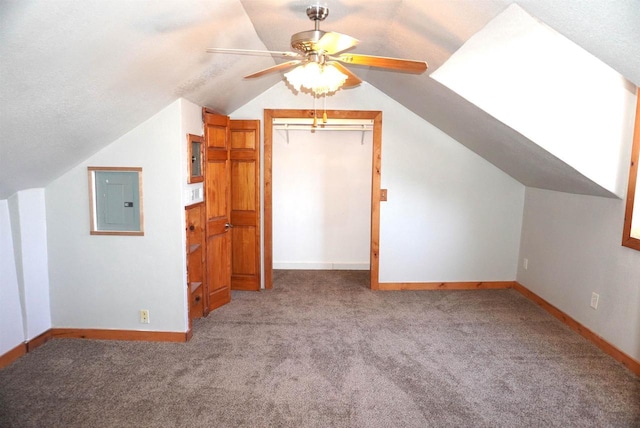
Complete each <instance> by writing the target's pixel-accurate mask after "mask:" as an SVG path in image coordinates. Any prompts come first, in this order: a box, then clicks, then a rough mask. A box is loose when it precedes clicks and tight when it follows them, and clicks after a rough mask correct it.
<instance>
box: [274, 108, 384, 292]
mask: <svg viewBox="0 0 640 428" xmlns="http://www.w3.org/2000/svg"><path fill="white" fill-rule="evenodd" d="M315 114H316V112H315V111H314V110H271V109H265V110H264V152H263V153H264V154H263V156H264V200H263V202H264V252H263V254H264V285H265V288H266V289H270V288H273V201H272V198H273V183H272V179H273V119H277V118H313V117H314V115H315ZM327 116H328V117H329V118H335V119H371V120H373V149H372V155H371V157H372V159H371V246H370V264H371V268H370V277H371V282H370V288H371V289H372V290H378V289H379V287H380V279H379V273H380V181H381V180H380V179H381V167H382V112H381V111H369V110H327Z"/></svg>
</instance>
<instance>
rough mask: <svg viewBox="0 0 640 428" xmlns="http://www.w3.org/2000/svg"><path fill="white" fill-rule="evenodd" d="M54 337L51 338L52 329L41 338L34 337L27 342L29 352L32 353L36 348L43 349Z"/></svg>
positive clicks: (40, 336)
mask: <svg viewBox="0 0 640 428" xmlns="http://www.w3.org/2000/svg"><path fill="white" fill-rule="evenodd" d="M52 338H53V337H52V336H51V329H49V330H47V331H45V332H44V333H42V334H41V335H39V336H36V337H34V338H33V339H31V340H30V341H28V342H27V352H31V351H33V350H34V349H36V348H39V347H41V346H42V345H44V344H45V343H47V342H48V341H50V340H51V339H52Z"/></svg>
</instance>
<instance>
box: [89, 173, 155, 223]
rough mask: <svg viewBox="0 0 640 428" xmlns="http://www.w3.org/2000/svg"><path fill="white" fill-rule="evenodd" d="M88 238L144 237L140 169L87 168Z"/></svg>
mask: <svg viewBox="0 0 640 428" xmlns="http://www.w3.org/2000/svg"><path fill="white" fill-rule="evenodd" d="M88 170H89V198H90V207H91V234H92V235H144V231H143V223H142V219H143V216H142V168H122V167H91V166H90V167H89V168H88Z"/></svg>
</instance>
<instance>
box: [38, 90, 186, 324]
mask: <svg viewBox="0 0 640 428" xmlns="http://www.w3.org/2000/svg"><path fill="white" fill-rule="evenodd" d="M182 106H183V102H182V100H177V101H175V102H173V103H172V104H170V105H169V106H168V107H166V108H165V109H163V110H162V111H160V112H159V113H157V114H156V115H154V116H153V117H151V118H150V119H148V120H147V121H145V122H144V123H142V124H141V125H139V126H138V127H136V128H135V129H133V130H131V131H130V132H128V133H127V134H125V135H124V136H122V137H121V138H119V139H118V140H116V141H115V142H113V143H112V144H111V145H109V146H108V147H106V148H104V149H103V150H101V151H100V152H98V153H96V154H95V155H93V156H92V157H90V158H89V159H87V160H86V161H84V162H82V163H81V164H80V165H78V166H76V167H74V168H73V169H71V170H70V171H68V172H67V173H66V174H64V175H63V176H61V177H59V178H58V179H56V180H55V181H53V182H52V183H50V184H49V185H48V186H47V188H46V204H47V226H48V232H49V235H48V238H49V275H50V281H51V312H52V319H53V326H54V327H69V328H105V329H125V330H153V331H172V332H184V331H186V330H187V328H188V323H187V317H188V315H187V313H186V311H187V304H186V275H185V262H184V257H185V237H184V233H185V232H184V205H183V200H182V196H183V190H184V186H183V180H184V177H185V168H186V155H185V153H186V152H185V149H186V135H184V134H185V131H187V129H185V128H186V127H187V126H186V125H185V117H184V116H183V113H182ZM189 131H191V129H189ZM88 137H89V136H88ZM88 166H132V167H142V180H143V186H142V187H143V208H144V236H92V235H90V234H89V196H88V183H87V167H88ZM140 309H148V310H149V311H150V320H151V323H150V324H141V323H139V310H140Z"/></svg>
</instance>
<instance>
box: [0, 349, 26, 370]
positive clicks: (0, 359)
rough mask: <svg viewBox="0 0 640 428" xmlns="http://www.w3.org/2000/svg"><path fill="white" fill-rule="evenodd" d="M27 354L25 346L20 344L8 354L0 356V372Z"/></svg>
mask: <svg viewBox="0 0 640 428" xmlns="http://www.w3.org/2000/svg"><path fill="white" fill-rule="evenodd" d="M26 353H27V344H26V343H21V344H19V345H18V346H16V347H15V348H13V349H12V350H10V351H9V352H6V353H5V354H3V355H0V370H2V369H3V368H5V367H8V366H9V365H10V364H11V363H13V362H14V361H15V360H17V359H18V358H20V357H22V356H23V355H24V354H26Z"/></svg>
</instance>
